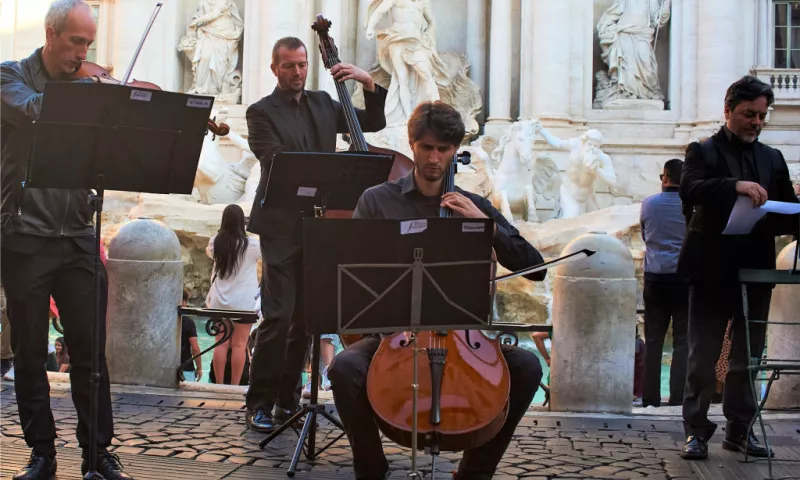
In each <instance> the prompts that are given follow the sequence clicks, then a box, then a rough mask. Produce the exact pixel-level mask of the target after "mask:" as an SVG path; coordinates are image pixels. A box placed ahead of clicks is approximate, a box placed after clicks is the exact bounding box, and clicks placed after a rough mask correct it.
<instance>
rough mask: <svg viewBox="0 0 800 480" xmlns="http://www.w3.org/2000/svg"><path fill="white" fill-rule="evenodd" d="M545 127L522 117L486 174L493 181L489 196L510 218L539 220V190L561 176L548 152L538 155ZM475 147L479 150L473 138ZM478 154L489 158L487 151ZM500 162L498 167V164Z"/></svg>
mask: <svg viewBox="0 0 800 480" xmlns="http://www.w3.org/2000/svg"><path fill="white" fill-rule="evenodd" d="M540 128H541V124H540V123H539V121H538V120H522V121H519V122H514V123H512V124H511V128H510V130H509V132H508V134H507V135H504V136H503V137H501V138H500V143H499V145H498V146H497V148H495V149H494V150H493V151H492V153H491V155H490V158H491V160H492V161H491V162H490V163H487V164H486V174H487V175H488V176H489V180H490V181H491V184H492V192H491V194H490V196H489V198H490V200H491V201H492V204H493V205H495V207H496V208H497V209H498V210H500V213H502V214H503V216H504V217H506V219H508V220H509V221H514V220H515V219H520V218H521V219H522V220H525V221H528V222H538V221H539V219H538V216H537V213H536V201H535V196H534V194H535V193H539V194H542V193H545V191H546V190H547V187H548V186H550V185H551V184H552V182H553V180H554V179H557V178H558V166H557V165H556V164H555V162H553V160H552V159H551V158H550V157H549V156H548V155H539V156H536V152H534V149H533V147H534V143H535V142H536V133H537V132H538V131H539V129H540ZM472 147H473V149H474V150H477V148H476V147H477V145H476V144H475V142H473V144H472ZM477 157H478V158H480V159H483V160H484V162H486V155H485V154H484V153H483V152H481V151H478V152H477ZM494 165H497V168H496V169H495V168H494Z"/></svg>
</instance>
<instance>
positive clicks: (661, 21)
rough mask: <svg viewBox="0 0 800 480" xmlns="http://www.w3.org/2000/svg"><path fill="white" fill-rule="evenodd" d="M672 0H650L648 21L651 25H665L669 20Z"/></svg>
mask: <svg viewBox="0 0 800 480" xmlns="http://www.w3.org/2000/svg"><path fill="white" fill-rule="evenodd" d="M671 3H672V0H650V11H651V12H653V14H652V16H651V18H650V23H652V24H653V27H656V26H657V25H661V26H662V27H663V26H664V25H666V23H667V22H668V21H669V11H670V5H671Z"/></svg>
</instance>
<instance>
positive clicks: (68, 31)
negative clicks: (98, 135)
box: [0, 0, 132, 480]
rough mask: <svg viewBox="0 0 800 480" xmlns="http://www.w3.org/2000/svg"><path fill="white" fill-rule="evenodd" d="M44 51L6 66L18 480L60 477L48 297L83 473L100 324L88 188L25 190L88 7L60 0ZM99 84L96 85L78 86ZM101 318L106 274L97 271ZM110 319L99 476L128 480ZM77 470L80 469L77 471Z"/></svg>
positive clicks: (6, 224) (82, 39) (6, 211)
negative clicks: (36, 127)
mask: <svg viewBox="0 0 800 480" xmlns="http://www.w3.org/2000/svg"><path fill="white" fill-rule="evenodd" d="M44 26H45V44H44V46H43V47H41V48H37V49H36V50H35V51H34V52H33V53H32V54H31V55H30V56H29V57H28V58H25V59H22V60H20V61H18V62H16V61H7V62H3V64H2V65H1V66H0V96H1V97H2V112H1V113H2V128H1V130H2V134H3V136H2V142H3V152H2V171H3V179H2V239H0V243H2V265H3V268H2V281H3V287H4V288H5V293H6V298H7V303H8V317H9V320H10V322H11V331H12V337H11V338H12V343H13V350H14V370H15V386H16V388H15V393H16V397H17V405H18V406H19V417H20V423H21V424H22V428H23V434H24V436H25V443H27V444H28V446H29V447H30V448H31V449H32V450H33V452H32V454H31V456H30V460H29V462H28V464H27V465H25V466H24V467H23V468H22V469H21V470H20V471H19V472H18V473H16V474H15V475H14V477H13V478H14V479H15V480H36V479H45V478H51V477H52V476H53V475H54V474H55V471H56V459H55V455H56V450H55V439H56V426H55V423H54V421H53V414H52V412H51V411H50V400H49V396H48V392H49V386H48V383H47V374H46V372H45V367H44V364H45V360H46V359H47V332H48V328H49V323H48V312H49V307H50V304H49V299H50V296H51V295H52V296H53V298H54V299H55V301H56V303H57V304H58V309H59V311H60V313H61V321H62V325H63V326H64V330H65V335H64V337H65V338H66V340H67V347H68V348H69V352H70V357H71V363H72V369H71V373H70V380H71V388H72V398H73V400H74V403H75V408H76V410H77V413H78V426H77V433H76V435H77V437H78V444H79V446H80V447H81V448H82V449H83V450H84V460H83V464H82V466H81V469H82V473H83V474H84V475H85V474H86V472H87V470H89V465H88V457H89V455H88V451H89V439H90V435H89V428H90V423H91V421H90V388H89V379H90V373H91V365H92V358H91V351H92V348H91V342H90V340H91V338H92V327H93V323H94V318H95V316H94V304H95V302H94V300H95V298H94V284H95V277H94V264H95V257H94V253H95V239H94V228H93V223H92V209H91V206H90V205H89V204H88V203H87V199H88V195H89V190H65V189H26V190H24V191H23V189H22V188H21V182H22V180H23V176H24V166H25V164H26V162H27V160H28V155H29V149H30V147H31V143H32V141H33V136H32V128H31V124H32V123H33V122H34V121H35V120H37V119H38V118H39V115H40V113H41V108H42V97H43V93H42V92H43V91H44V87H45V83H46V82H48V81H56V80H68V79H70V78H71V75H72V73H73V72H75V71H76V70H77V69H78V68H80V66H81V63H82V62H83V61H85V60H86V54H87V51H88V49H89V46H90V45H91V44H92V43H93V42H94V39H95V35H96V33H97V24H96V22H95V19H94V15H93V14H92V10H91V7H90V6H89V5H88V4H87V3H86V2H85V1H83V0H57V1H55V2H53V3H52V5H51V6H50V8H49V10H48V11H47V14H46V16H45V19H44ZM79 81H80V82H84V83H91V82H100V81H101V80H100V79H98V78H85V79H82V80H79ZM99 268H100V276H101V279H100V282H101V285H102V288H101V292H102V294H101V296H100V309H101V318H105V311H106V300H107V296H106V288H107V277H106V271H105V268H104V267H103V266H102V265H100V267H99ZM105 325H106V323H105V322H100V338H99V340H98V343H99V346H100V350H99V351H100V358H99V364H100V382H99V387H98V390H99V392H98V424H97V425H98V429H97V452H98V462H97V463H98V464H97V465H96V470H97V472H98V473H100V474H101V475H102V476H103V477H104V478H106V479H108V480H124V479H131V478H132V477H131V476H129V475H127V474H126V473H125V472H124V471H123V469H122V466H121V465H120V463H119V459H118V458H117V457H116V456H115V455H112V454H111V453H109V452H108V451H107V450H106V449H107V447H108V446H109V445H111V440H112V437H113V432H114V425H113V423H114V420H113V415H112V411H111V395H110V393H109V379H108V370H107V369H106V362H105V351H106V349H105ZM75 473H77V472H75Z"/></svg>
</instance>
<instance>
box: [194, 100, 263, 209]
mask: <svg viewBox="0 0 800 480" xmlns="http://www.w3.org/2000/svg"><path fill="white" fill-rule="evenodd" d="M216 116H217V122H225V120H226V119H227V116H228V111H227V109H226V108H222V109H220V111H219V112H218V113H217V115H216ZM225 138H227V139H228V140H229V141H230V142H231V143H233V145H234V146H236V147H237V148H238V149H239V150H241V151H242V156H241V158H240V159H239V161H237V162H236V163H229V162H228V161H227V160H225V156H224V155H223V153H222V149H221V147H220V140H221V137H216V136H215V135H213V134H211V133H209V134H207V135H206V138H205V139H204V140H203V149H202V151H201V153H200V161H199V162H198V165H197V174H196V175H195V180H194V186H195V187H196V188H197V190H198V192H199V194H200V201H201V203H203V204H206V205H215V204H219V203H223V204H230V203H237V202H240V200H241V199H242V198H243V196H244V195H245V194H246V188H245V186H246V183H247V181H248V179H249V178H250V177H252V176H253V172H254V171H255V168H254V167H255V166H256V164H258V159H257V158H256V156H255V155H254V154H253V152H251V151H250V147H249V145H248V143H247V140H245V139H244V138H242V136H241V135H239V134H238V133H236V132H234V131H233V130H231V132H230V133H229V134H228V135H226V136H225ZM259 174H260V170H259Z"/></svg>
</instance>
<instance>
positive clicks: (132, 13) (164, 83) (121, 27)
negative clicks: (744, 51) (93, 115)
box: [104, 0, 188, 92]
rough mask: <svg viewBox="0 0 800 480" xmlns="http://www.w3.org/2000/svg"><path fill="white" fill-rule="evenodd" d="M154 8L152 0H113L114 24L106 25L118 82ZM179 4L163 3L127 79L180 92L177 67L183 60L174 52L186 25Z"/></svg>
mask: <svg viewBox="0 0 800 480" xmlns="http://www.w3.org/2000/svg"><path fill="white" fill-rule="evenodd" d="M155 5H156V2H153V1H152V0H117V1H116V2H115V3H114V24H113V25H109V29H110V33H111V35H110V37H111V38H110V41H111V43H112V44H113V45H114V48H113V49H111V50H110V52H111V53H110V55H109V57H108V58H109V59H110V61H111V65H112V66H113V67H114V70H113V72H112V75H113V76H114V77H115V78H118V79H120V80H122V77H123V76H124V75H125V71H126V70H127V69H128V65H129V64H130V62H131V59H132V58H133V54H134V53H135V52H136V47H137V46H138V45H139V42H140V41H141V39H142V34H144V31H145V28H146V27H147V23H148V22H149V21H150V17H151V16H152V14H153V10H154V8H155ZM181 5H182V4H181V2H164V5H163V6H162V7H161V11H160V12H159V14H158V17H157V18H156V21H155V22H154V23H153V28H152V29H151V30H150V33H149V34H148V36H147V40H145V42H144V45H143V46H142V51H141V53H140V54H139V58H138V60H137V61H136V65H135V66H134V68H133V72H132V74H131V80H134V79H135V80H144V81H148V82H153V83H155V84H156V85H158V86H159V87H161V88H162V89H164V90H166V91H170V92H182V91H183V87H184V85H183V72H182V68H181V67H182V62H183V59H185V58H186V57H185V55H184V54H183V52H179V51H178V43H179V42H180V40H181V38H182V37H183V36H184V35H186V29H185V26H186V25H187V24H188V22H185V21H184V20H183V18H182V15H183V12H182V11H181V10H180V7H181ZM104 39H105V37H104ZM181 56H182V57H183V59H182V58H181Z"/></svg>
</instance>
